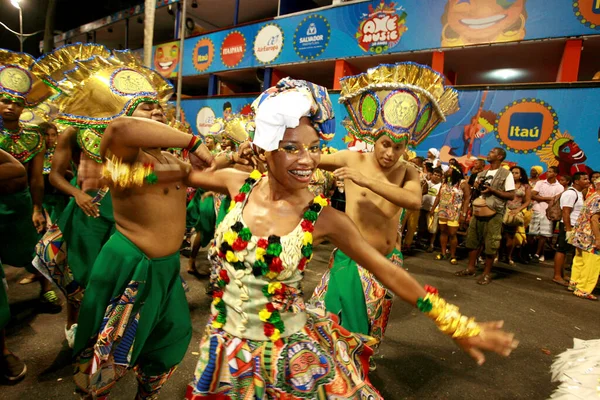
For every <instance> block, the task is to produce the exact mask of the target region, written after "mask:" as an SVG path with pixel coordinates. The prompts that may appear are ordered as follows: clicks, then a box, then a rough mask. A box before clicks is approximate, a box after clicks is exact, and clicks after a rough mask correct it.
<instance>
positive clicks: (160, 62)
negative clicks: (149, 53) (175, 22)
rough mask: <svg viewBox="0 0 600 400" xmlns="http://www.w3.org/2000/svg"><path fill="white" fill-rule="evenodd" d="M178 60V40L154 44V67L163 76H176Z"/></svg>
mask: <svg viewBox="0 0 600 400" xmlns="http://www.w3.org/2000/svg"><path fill="white" fill-rule="evenodd" d="M178 62H179V42H169V43H163V44H159V45H157V46H155V49H154V69H155V70H156V71H158V73H159V74H161V75H162V76H164V77H165V78H175V77H176V76H177V63H178Z"/></svg>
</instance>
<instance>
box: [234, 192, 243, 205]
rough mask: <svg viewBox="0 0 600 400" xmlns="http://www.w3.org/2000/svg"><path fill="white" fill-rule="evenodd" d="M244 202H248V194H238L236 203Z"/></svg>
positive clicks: (235, 199) (235, 198)
mask: <svg viewBox="0 0 600 400" xmlns="http://www.w3.org/2000/svg"><path fill="white" fill-rule="evenodd" d="M244 200H246V193H238V194H237V195H236V196H235V197H234V198H233V201H235V202H236V203H241V202H243V201H244Z"/></svg>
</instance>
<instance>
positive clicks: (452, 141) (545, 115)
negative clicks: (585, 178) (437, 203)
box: [181, 88, 600, 175]
mask: <svg viewBox="0 0 600 400" xmlns="http://www.w3.org/2000/svg"><path fill="white" fill-rule="evenodd" d="M330 97H331V101H332V102H333V103H334V110H335V114H336V135H335V138H334V139H333V140H332V141H331V142H330V143H329V145H330V146H331V147H335V148H337V149H344V148H352V149H355V150H365V149H368V148H369V147H370V146H368V145H367V144H365V143H361V142H360V141H357V140H355V139H354V138H351V137H348V136H347V134H346V131H345V129H344V128H343V126H342V121H343V119H344V118H345V117H347V115H348V114H347V112H346V110H345V108H344V107H343V106H342V105H341V104H339V103H338V99H339V94H337V93H331V94H330ZM598 98H600V88H582V89H537V90H493V91H460V92H459V102H460V110H459V111H458V112H457V113H455V114H453V115H450V116H449V117H448V118H447V120H446V122H444V123H442V124H440V125H439V126H438V127H437V128H435V129H434V130H433V132H432V133H431V134H430V135H429V136H428V137H427V138H426V139H425V140H424V141H423V142H422V143H421V144H420V145H419V147H418V148H417V149H416V153H417V154H418V155H421V156H425V155H426V154H427V150H428V149H429V148H431V147H434V148H436V149H438V150H440V153H441V154H440V158H441V159H442V161H444V162H448V161H449V160H450V158H456V159H457V160H459V162H461V163H462V164H463V165H465V166H470V165H471V164H472V162H473V160H475V159H476V158H485V157H486V155H487V153H488V152H489V151H490V150H491V149H492V148H494V147H502V148H504V149H506V151H507V154H508V156H507V161H510V162H514V163H517V164H518V165H520V166H522V167H524V168H525V169H527V170H529V168H531V166H533V165H542V166H543V167H544V169H546V168H547V167H548V166H550V165H556V166H558V167H559V170H560V173H561V174H567V175H572V174H573V173H574V172H576V171H580V170H585V171H590V170H600V161H598V160H600V143H599V141H600V108H598V105H597V104H598ZM253 100H254V97H234V98H208V99H204V100H184V101H182V103H181V104H182V109H183V111H184V115H185V118H186V120H187V122H188V123H189V124H190V125H191V126H192V128H193V129H194V132H195V133H199V132H203V133H206V132H208V128H209V127H210V126H211V125H212V123H213V121H214V118H216V117H222V116H223V113H224V112H228V111H226V110H227V109H228V108H230V109H231V111H232V112H234V113H239V112H242V113H249V112H250V111H251V110H250V104H251V103H252V101H253ZM471 127H474V128H475V129H471Z"/></svg>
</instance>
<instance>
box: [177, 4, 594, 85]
mask: <svg viewBox="0 0 600 400" xmlns="http://www.w3.org/2000/svg"><path fill="white" fill-rule="evenodd" d="M400 5H401V6H400ZM320 21H323V22H324V23H325V21H326V24H325V25H327V28H325V25H324V24H321V22H320ZM599 22H600V3H599V1H598V0H527V1H525V0H443V1H442V0H404V1H402V2H399V1H393V0H384V1H382V0H370V1H361V2H349V3H347V4H344V5H340V6H337V7H331V8H327V9H323V10H322V11H318V12H314V11H310V12H307V13H305V14H299V15H298V14H294V15H290V16H284V17H281V18H277V19H276V23H275V22H272V23H264V22H259V23H256V24H249V25H244V26H239V27H236V28H234V29H229V30H222V31H217V32H213V33H209V34H206V35H203V36H198V37H194V38H190V39H187V40H188V42H186V45H185V55H184V56H185V57H184V65H183V72H184V75H186V76H187V75H197V74H198V73H199V72H202V73H213V72H219V71H226V70H228V69H231V68H232V67H230V66H227V65H225V64H224V63H223V62H222V61H221V58H220V57H215V59H214V60H213V62H212V63H211V64H210V65H209V66H208V67H206V65H204V66H205V67H206V68H205V69H204V68H202V69H200V70H198V69H197V68H196V66H195V64H194V62H195V54H194V50H195V49H196V45H197V43H198V42H199V41H205V40H206V39H210V41H211V42H212V43H213V44H214V45H215V46H218V47H219V48H221V45H222V44H223V42H224V41H225V39H226V38H227V37H228V35H229V34H230V33H231V32H233V31H238V32H240V33H241V34H242V35H243V36H244V37H245V38H246V46H247V51H246V53H247V54H246V55H245V56H244V57H243V59H242V60H241V61H240V62H239V63H238V64H237V65H236V67H235V68H240V69H242V68H254V67H258V66H261V65H279V64H292V63H299V62H305V61H307V60H313V59H318V60H335V59H340V58H342V59H343V58H351V57H364V56H365V55H369V54H378V53H381V54H386V53H391V54H393V53H406V52H411V51H420V50H432V49H442V48H445V47H455V46H471V45H479V44H483V43H498V42H511V41H512V42H516V41H522V40H523V41H528V40H542V39H546V38H561V37H563V38H567V37H577V36H585V35H598V34H600V29H599V27H600V23H599ZM311 24H313V26H311ZM315 30H316V32H317V33H316V34H314V32H315ZM321 31H324V32H326V33H323V37H322V39H321V38H320V36H321ZM284 39H287V40H284ZM205 43H208V42H205ZM250 47H252V54H248V53H249V50H250ZM205 54H206V53H205ZM230 65H231V63H230Z"/></svg>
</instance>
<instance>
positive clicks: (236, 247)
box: [231, 237, 248, 251]
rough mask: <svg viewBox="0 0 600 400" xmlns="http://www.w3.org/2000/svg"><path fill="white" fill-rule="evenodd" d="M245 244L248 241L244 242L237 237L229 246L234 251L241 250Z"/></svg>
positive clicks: (246, 244)
mask: <svg viewBox="0 0 600 400" xmlns="http://www.w3.org/2000/svg"><path fill="white" fill-rule="evenodd" d="M247 246H248V242H246V241H245V240H242V239H241V238H239V237H238V238H237V239H235V241H234V242H233V244H232V245H231V248H232V249H233V250H235V251H242V250H244V249H245V248H246V247H247Z"/></svg>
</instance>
